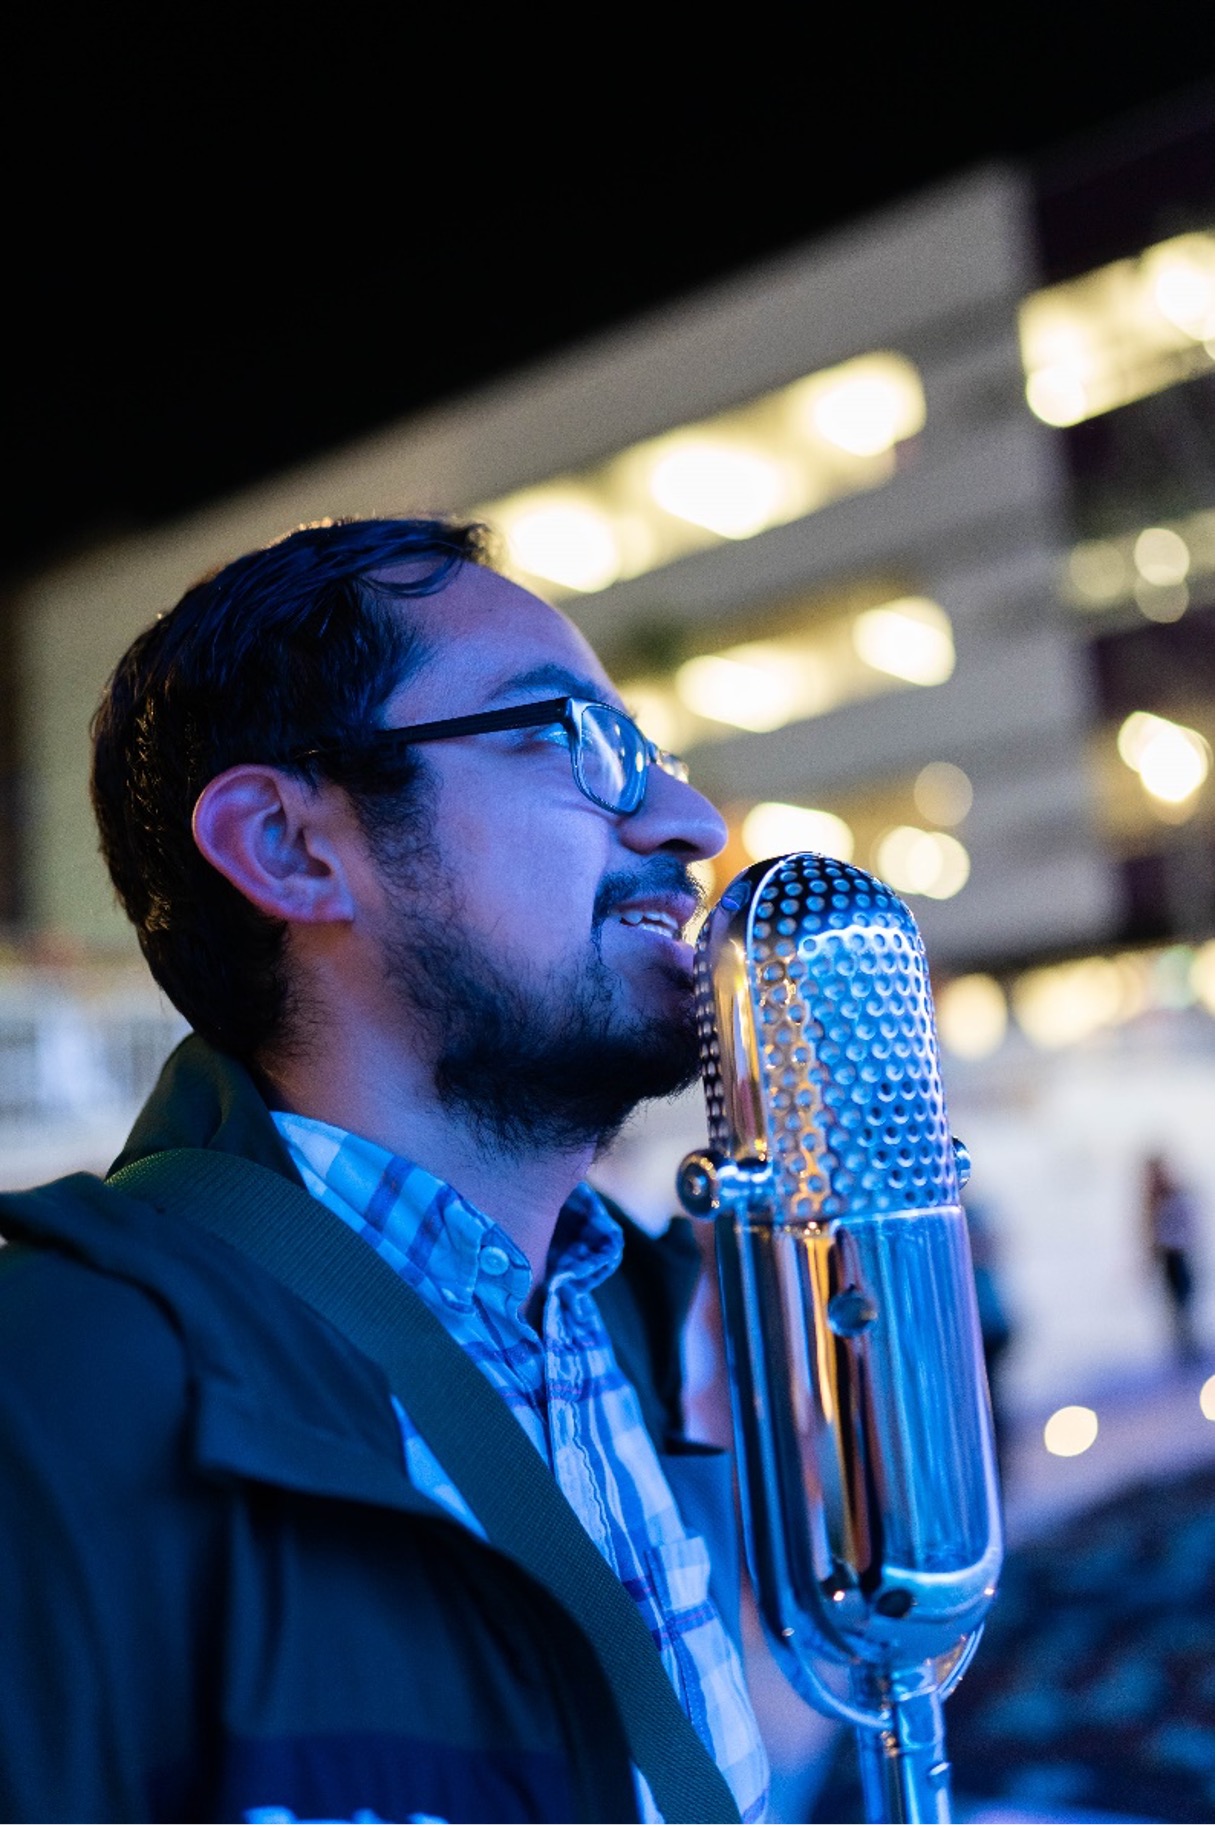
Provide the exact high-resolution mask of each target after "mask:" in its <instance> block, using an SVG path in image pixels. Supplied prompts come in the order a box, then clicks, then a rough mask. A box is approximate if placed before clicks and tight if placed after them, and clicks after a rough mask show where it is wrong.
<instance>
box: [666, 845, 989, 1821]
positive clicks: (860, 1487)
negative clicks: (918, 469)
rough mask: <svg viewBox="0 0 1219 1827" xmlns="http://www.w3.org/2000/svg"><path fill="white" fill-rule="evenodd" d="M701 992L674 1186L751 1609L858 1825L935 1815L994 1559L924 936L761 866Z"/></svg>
mask: <svg viewBox="0 0 1219 1827" xmlns="http://www.w3.org/2000/svg"><path fill="white" fill-rule="evenodd" d="M695 985H696V996H697V1002H698V1011H699V1033H700V1039H701V1048H702V1070H703V1083H704V1089H705V1092H706V1100H707V1114H708V1127H709V1143H710V1146H709V1148H708V1149H707V1151H706V1152H704V1153H698V1154H693V1155H689V1156H687V1158H686V1160H685V1161H684V1162H683V1164H682V1168H681V1172H680V1174H679V1178H678V1190H679V1193H680V1196H681V1198H682V1202H683V1204H684V1205H685V1207H686V1209H687V1210H688V1211H690V1212H691V1213H692V1214H693V1215H695V1216H699V1217H714V1218H715V1220H716V1255H717V1260H718V1264H719V1278H720V1292H721V1300H722V1307H723V1317H724V1334H725V1346H726V1351H727V1358H728V1367H729V1377H730V1382H731V1388H732V1401H733V1424H734V1434H735V1439H736V1451H737V1462H738V1472H739V1478H740V1488H741V1497H742V1510H743V1519H744V1525H745V1541H746V1551H747V1557H748V1562H749V1569H750V1574H751V1578H752V1581H753V1586H754V1590H755V1592H756V1595H757V1600H758V1609H759V1613H760V1615H761V1619H762V1622H763V1625H764V1627H765V1630H766V1633H767V1636H768V1638H769V1640H770V1643H771V1646H772V1648H773V1650H774V1652H775V1654H776V1656H777V1658H778V1660H779V1662H780V1665H781V1666H782V1668H783V1670H784V1672H785V1674H786V1675H787V1677H788V1679H789V1680H790V1681H791V1683H792V1685H793V1686H794V1687H795V1688H796V1690H797V1692H798V1693H800V1694H801V1695H802V1696H803V1697H804V1698H805V1699H806V1700H808V1701H809V1702H810V1703H811V1704H813V1705H815V1706H817V1707H819V1708H820V1709H821V1710H822V1711H826V1712H830V1713H831V1714H833V1715H834V1716H836V1717H838V1718H840V1719H845V1720H847V1721H849V1722H850V1723H852V1724H854V1725H855V1726H856V1727H857V1728H858V1731H859V1743H860V1756H861V1768H862V1774H863V1779H864V1794H865V1805H866V1808H867V1811H868V1819H869V1820H872V1821H947V1820H950V1819H951V1815H950V1811H949V1809H950V1804H949V1793H948V1785H949V1769H948V1764H947V1761H946V1758H945V1756H944V1745H943V1717H942V1710H941V1702H942V1700H943V1698H944V1696H945V1694H946V1693H947V1692H948V1691H949V1690H950V1688H951V1687H952V1686H954V1685H955V1684H956V1681H957V1680H959V1679H960V1676H961V1674H962V1673H963V1672H964V1669H965V1666H966V1665H967V1662H968V1659H969V1657H970V1656H971V1655H972V1653H973V1649H974V1648H975V1647H976V1643H977V1638H978V1635H979V1633H980V1629H981V1625H982V1622H983V1619H984V1617H985V1614H986V1611H987V1607H988V1606H989V1604H990V1601H991V1599H992V1598H993V1596H994V1592H995V1586H996V1581H997V1579H998V1574H999V1568H1000V1564H1001V1561H1002V1553H1003V1549H1002V1530H1001V1523H1000V1508H999V1495H998V1478H997V1472H996V1467H995V1452H994V1435H993V1429H992V1425H991V1417H990V1403H989V1396H988V1392H987V1385H986V1375H985V1370H984V1368H983V1358H982V1343H981V1333H980V1328H979V1324H978V1314H977V1301H976V1297H975V1293H974V1283H973V1273H972V1265H971V1260H970V1250H969V1239H968V1233H967V1229H966V1223H965V1217H964V1213H963V1212H962V1209H961V1203H960V1186H961V1184H962V1182H963V1180H964V1177H965V1175H966V1173H967V1171H968V1158H967V1156H966V1155H965V1152H964V1150H963V1149H962V1148H961V1146H960V1144H958V1143H955V1142H954V1140H953V1137H952V1135H951V1134H950V1131H949V1127H948V1119H947V1114H946V1111H945V1107H944V1093H943V1084H942V1080H941V1073H940V1061H939V1053H938V1048H937V1044H936V1035H935V1020H934V1009H933V1006H932V1000H931V987H930V979H929V976H928V971H927V963H926V957H925V954H924V951H923V946H922V941H921V939H920V938H919V933H918V928H917V926H916V925H915V922H914V919H913V916H912V915H911V914H910V912H909V910H908V908H907V907H906V906H905V905H904V904H903V902H902V901H900V900H899V899H898V897H897V896H896V895H895V894H894V893H893V892H892V890H890V889H889V888H888V887H886V886H885V885H884V884H883V883H882V882H879V881H877V880H875V879H874V878H873V877H872V876H869V875H866V874H865V873H864V872H863V871H862V870H859V869H855V868H852V867H851V866H850V865H849V864H847V863H841V862H837V861H835V860H834V859H832V858H829V857H821V856H812V855H793V856H785V857H778V858H776V859H774V860H772V861H770V862H765V863H759V864H756V865H755V866H754V867H753V868H751V869H747V870H745V871H744V873H743V874H741V875H739V876H737V877H736V879H735V881H733V882H732V884H731V885H730V887H729V888H728V890H727V892H726V893H725V894H724V896H723V898H722V899H721V900H720V902H719V903H718V905H717V906H716V907H715V908H714V909H713V910H712V912H711V913H710V915H709V916H708V918H707V921H706V922H705V924H704V927H703V930H702V933H701V934H700V937H699V942H698V947H697V952H696V958H695ZM827 1665H828V1667H827ZM835 1665H837V1667H838V1668H839V1669H841V1670H845V1671H846V1681H845V1685H846V1688H847V1693H846V1695H845V1696H844V1695H843V1694H842V1693H841V1692H840V1691H838V1690H839V1689H840V1688H841V1687H842V1686H843V1681H842V1679H841V1678H840V1679H839V1680H838V1682H837V1685H835V1683H834V1682H832V1681H831V1680H829V1679H828V1674H829V1671H830V1670H832V1668H833V1667H834V1666H835Z"/></svg>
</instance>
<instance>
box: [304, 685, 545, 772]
mask: <svg viewBox="0 0 1219 1827" xmlns="http://www.w3.org/2000/svg"><path fill="white" fill-rule="evenodd" d="M571 703H572V699H570V698H542V699H539V700H537V701H536V702H534V703H532V704H513V705H510V706H508V708H507V709H505V710H498V711H476V712H475V713H474V714H473V715H471V716H469V717H442V718H440V719H439V720H438V721H436V722H433V723H407V724H404V725H403V727H402V728H401V729H389V730H373V731H371V732H370V739H371V740H372V741H373V742H375V743H377V744H378V745H381V744H384V745H385V746H386V747H388V746H390V745H391V744H392V743H394V742H397V743H400V744H401V746H402V747H404V748H414V746H415V744H416V743H419V742H440V741H442V740H443V739H444V738H445V737H447V736H477V735H480V734H481V733H482V732H483V731H484V730H522V729H529V728H530V727H531V726H536V725H538V724H543V723H564V724H565V723H567V722H568V720H569V716H570V712H569V706H570V705H571ZM345 752H346V751H345V750H344V749H340V748H338V747H335V748H317V749H310V750H309V751H308V752H307V754H305V755H302V756H301V757H300V759H301V760H302V761H306V760H312V759H313V758H314V757H317V758H318V759H319V760H324V759H325V758H326V757H327V756H328V755H339V754H343V753H345Z"/></svg>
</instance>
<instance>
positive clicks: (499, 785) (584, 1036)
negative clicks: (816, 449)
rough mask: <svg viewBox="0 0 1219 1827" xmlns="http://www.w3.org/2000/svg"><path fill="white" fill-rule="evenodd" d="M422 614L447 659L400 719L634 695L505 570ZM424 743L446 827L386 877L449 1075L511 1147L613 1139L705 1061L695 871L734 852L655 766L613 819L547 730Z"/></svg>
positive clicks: (400, 953) (438, 661)
mask: <svg viewBox="0 0 1219 1827" xmlns="http://www.w3.org/2000/svg"><path fill="white" fill-rule="evenodd" d="M409 614H410V616H411V619H412V621H413V622H414V623H416V624H417V625H419V626H420V628H421V632H422V633H423V635H424V637H425V640H426V641H427V642H428V643H429V644H430V649H431V655H430V658H429V660H428V662H427V663H426V664H425V666H424V667H423V668H422V669H421V670H420V671H419V672H418V673H416V674H415V676H414V677H413V678H412V679H411V680H410V682H409V683H408V684H407V685H405V686H404V687H403V688H402V690H401V691H400V692H399V693H397V694H396V696H395V697H394V699H393V700H392V701H391V703H390V705H389V707H388V710H387V714H386V718H385V721H386V724H387V725H389V726H394V725H401V724H407V723H418V722H424V721H428V720H431V719H435V718H441V717H456V716H463V715H467V714H472V713H475V712H478V711H484V710H494V709H499V708H501V707H505V706H508V705H515V704H525V703H528V702H530V701H531V700H541V699H544V698H554V697H561V696H566V695H569V694H570V695H573V696H577V697H585V698H597V699H602V700H605V701H608V702H609V703H612V704H617V703H619V702H620V700H619V699H618V696H617V693H616V692H615V691H614V688H613V686H612V685H611V684H610V682H609V679H608V678H607V676H606V674H605V672H604V670H603V668H602V667H601V664H600V662H599V661H598V660H597V658H596V656H595V654H594V653H593V652H592V649H591V648H590V647H589V646H588V644H587V642H586V641H585V640H584V639H583V637H582V636H581V635H580V634H578V633H577V631H576V630H575V629H574V628H573V627H572V626H571V624H570V623H569V622H568V621H567V620H566V618H565V617H563V616H562V615H560V614H559V613H558V612H557V611H556V610H554V609H552V608H550V607H549V606H548V605H547V604H545V603H542V602H541V601H539V600H538V598H536V597H534V596H531V595H529V594H528V593H527V592H526V591H524V590H520V589H518V588H517V587H516V586H515V585H514V584H511V583H509V582H508V581H507V580H506V579H504V578H502V577H499V576H497V575H496V574H495V573H493V572H489V571H484V570H481V569H479V568H477V567H474V566H469V565H465V566H463V567H462V568H461V571H460V573H459V575H458V577H457V578H456V579H455V580H454V581H453V582H452V583H451V584H449V585H448V586H447V587H446V588H445V589H444V590H443V591H441V592H440V593H439V594H438V595H437V596H434V597H425V598H420V599H415V600H413V601H412V602H411V603H410V606H409ZM420 754H421V755H422V756H425V757H426V760H427V764H428V767H429V769H430V770H431V772H432V775H433V779H434V787H435V795H434V825H433V830H432V833H431V839H430V841H429V842H428V843H427V844H426V846H425V847H424V850H423V853H422V854H421V855H420V856H418V857H417V858H415V859H411V860H408V861H407V862H406V863H405V865H404V867H403V868H402V869H401V870H400V871H391V876H392V877H396V880H391V882H390V883H389V885H388V894H387V903H386V919H385V927H384V933H383V948H384V954H385V963H386V971H387V975H388V977H389V980H390V983H391V985H392V987H393V989H394V991H395V992H396V994H397V995H398V996H399V997H400V998H401V999H402V1000H403V1001H404V1002H405V1003H406V1004H407V1005H408V1007H409V1009H410V1011H411V1013H412V1015H413V1016H414V1017H416V1018H417V1019H418V1021H419V1022H420V1023H421V1025H422V1027H423V1030H424V1032H425V1033H426V1034H427V1036H428V1037H429V1040H430V1042H431V1044H432V1048H433V1053H434V1066H435V1077H436V1084H437V1088H438V1090H439V1092H440V1094H441V1096H442V1097H443V1098H444V1099H445V1100H446V1102H448V1103H449V1104H450V1105H451V1106H452V1107H454V1108H459V1109H462V1110H464V1111H465V1113H466V1114H467V1115H468V1116H472V1117H474V1118H475V1119H476V1120H477V1123H478V1124H479V1125H480V1126H481V1127H482V1129H483V1130H484V1131H486V1132H487V1134H488V1139H492V1140H494V1141H495V1142H496V1143H497V1144H498V1145H499V1146H504V1145H509V1146H511V1145H516V1146H519V1147H522V1148H525V1147H532V1146H537V1145H538V1144H541V1143H547V1142H548V1143H554V1144H559V1143H563V1142H564V1141H570V1142H578V1141H589V1140H591V1141H594V1142H597V1141H603V1140H605V1139H606V1138H607V1137H608V1136H609V1135H610V1134H612V1133H613V1131H614V1130H615V1129H616V1128H617V1127H618V1126H619V1125H620V1123H621V1122H622V1120H623V1118H624V1117H625V1116H626V1114H627V1113H628V1112H629V1110H630V1109H631V1108H632V1107H633V1106H634V1104H636V1103H637V1102H638V1101H639V1099H640V1098H642V1097H648V1096H661V1095H665V1094H667V1093H669V1092H671V1091H674V1090H676V1089H678V1088H679V1087H680V1086H681V1085H683V1084H686V1083H688V1082H689V1081H690V1079H691V1078H692V1077H693V1075H694V1072H695V1070H696V1068H697V1048H696V1042H695V1034H694V1023H693V998H692V988H691V967H692V959H693V954H692V951H691V948H690V947H689V946H688V945H687V944H686V943H685V941H684V939H683V938H682V936H681V929H682V928H683V927H684V926H685V925H686V923H687V922H688V921H689V920H690V918H691V916H692V915H693V913H694V912H695V910H696V904H697V901H696V898H697V886H696V884H695V882H694V880H693V878H692V877H691V876H690V875H689V873H688V871H689V865H690V864H691V863H693V862H695V861H698V860H699V859H701V858H705V857H710V856H713V855H715V854H716V852H717V851H718V850H719V849H720V848H721V847H722V845H723V843H724V839H725V830H724V825H723V821H722V819H721V818H720V816H719V814H718V813H717V812H716V811H715V809H714V807H712V806H711V805H710V804H709V803H708V801H706V800H705V799H704V798H703V797H702V795H701V794H699V793H697V792H695V791H694V789H693V788H691V787H689V786H687V785H684V784H683V783H681V782H679V781H676V780H674V779H672V778H671V777H670V776H669V775H666V774H664V773H663V772H662V771H661V770H660V769H658V768H652V769H651V770H650V772H649V778H648V787H647V793H646V796H645V799H644V803H643V805H642V806H641V808H640V809H639V811H637V812H635V813H633V814H632V815H631V816H629V817H625V818H624V817H618V816H615V815H614V814H612V813H609V812H605V811H603V810H602V809H601V808H600V807H598V806H596V805H595V804H593V802H592V801H591V800H589V799H587V798H586V797H585V796H584V795H583V794H582V793H581V792H580V789H579V788H578V787H577V785H576V782H575V779H574V778H573V775H572V769H571V763H570V760H569V756H568V749H567V744H566V741H565V739H563V738H562V736H561V734H559V733H556V731H554V730H553V729H550V730H519V731H509V732H504V733H498V732H496V733H483V734H479V735H475V736H469V737H463V738H459V739H455V740H446V741H444V742H439V743H436V744H434V745H429V746H428V747H427V748H425V749H422V750H421V751H420Z"/></svg>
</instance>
